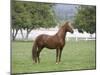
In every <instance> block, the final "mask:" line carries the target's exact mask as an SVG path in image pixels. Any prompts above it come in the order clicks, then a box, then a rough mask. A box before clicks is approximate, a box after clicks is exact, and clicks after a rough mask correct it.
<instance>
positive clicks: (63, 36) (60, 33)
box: [56, 29, 66, 40]
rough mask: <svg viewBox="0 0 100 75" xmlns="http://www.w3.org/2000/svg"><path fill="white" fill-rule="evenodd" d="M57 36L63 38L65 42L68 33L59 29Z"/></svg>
mask: <svg viewBox="0 0 100 75" xmlns="http://www.w3.org/2000/svg"><path fill="white" fill-rule="evenodd" d="M56 35H57V36H58V37H59V38H61V39H62V40H65V36H66V31H65V30H64V29H59V31H58V32H57V33H56Z"/></svg>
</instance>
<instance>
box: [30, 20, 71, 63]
mask: <svg viewBox="0 0 100 75" xmlns="http://www.w3.org/2000/svg"><path fill="white" fill-rule="evenodd" d="M66 32H71V33H73V27H72V26H71V23H70V22H65V23H64V25H63V26H61V28H60V29H59V30H58V32H57V33H56V34H55V35H46V34H41V35H39V36H38V37H37V38H36V40H35V42H34V45H33V48H32V58H33V61H34V63H39V62H40V58H39V56H40V52H41V50H42V49H43V48H44V47H46V48H49V49H56V64H58V63H59V62H60V61H61V54H62V50H63V47H64V45H65V36H66Z"/></svg>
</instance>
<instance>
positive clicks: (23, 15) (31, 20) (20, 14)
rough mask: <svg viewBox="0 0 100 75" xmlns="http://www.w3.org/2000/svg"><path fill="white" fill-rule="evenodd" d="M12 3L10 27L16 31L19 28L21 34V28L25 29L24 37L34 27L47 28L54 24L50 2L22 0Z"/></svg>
mask: <svg viewBox="0 0 100 75" xmlns="http://www.w3.org/2000/svg"><path fill="white" fill-rule="evenodd" d="M12 4H13V8H12V29H13V30H17V32H18V30H20V31H21V33H22V35H23V32H22V30H23V29H24V30H26V31H27V34H26V37H25V38H26V39H27V38H28V35H29V33H30V32H31V31H32V30H33V29H35V28H39V27H45V28H48V27H52V26H55V25H56V22H55V20H54V17H53V15H54V14H53V11H52V4H45V3H36V2H34V3H33V2H23V1H13V3H12ZM16 34H17V33H16Z"/></svg>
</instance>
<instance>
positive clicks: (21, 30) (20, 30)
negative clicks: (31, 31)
mask: <svg viewBox="0 0 100 75" xmlns="http://www.w3.org/2000/svg"><path fill="white" fill-rule="evenodd" d="M20 32H21V35H22V40H24V39H25V38H24V34H23V31H22V29H20Z"/></svg>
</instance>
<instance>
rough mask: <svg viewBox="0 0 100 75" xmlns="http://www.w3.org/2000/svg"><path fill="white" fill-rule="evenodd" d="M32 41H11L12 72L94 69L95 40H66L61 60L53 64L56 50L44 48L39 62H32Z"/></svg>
mask: <svg viewBox="0 0 100 75" xmlns="http://www.w3.org/2000/svg"><path fill="white" fill-rule="evenodd" d="M32 44H33V43H32V42H22V41H14V42H12V64H11V65H12V73H30V72H47V71H63V70H66V71H67V70H82V69H95V68H96V65H95V64H96V63H95V61H96V59H95V52H96V51H95V41H77V42H76V41H67V42H66V45H65V47H64V49H63V52H62V62H61V63H60V64H55V59H56V51H55V50H52V49H51V50H50V49H47V48H44V49H43V50H42V52H41V56H40V58H41V63H40V64H33V63H32V62H33V61H32V56H31V54H32V53H31V52H32V50H31V48H32Z"/></svg>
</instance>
